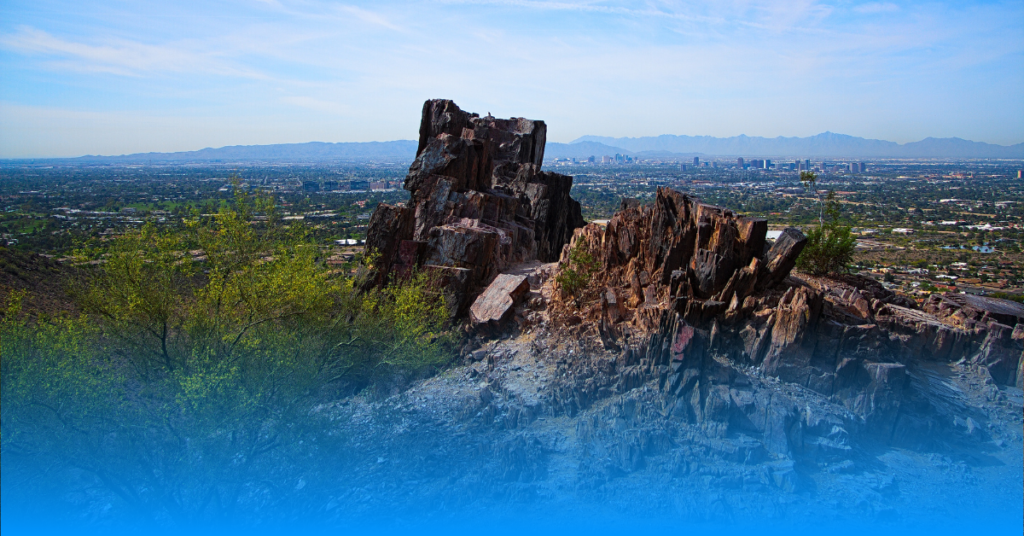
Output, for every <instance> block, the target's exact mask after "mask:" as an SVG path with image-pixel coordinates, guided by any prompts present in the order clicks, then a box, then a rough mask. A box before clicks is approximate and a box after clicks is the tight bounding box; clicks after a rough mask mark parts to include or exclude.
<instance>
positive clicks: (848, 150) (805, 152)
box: [19, 132, 1024, 164]
mask: <svg viewBox="0 0 1024 536" xmlns="http://www.w3.org/2000/svg"><path fill="white" fill-rule="evenodd" d="M416 145H417V142H416V141H414V140H397V141H371V142H352V143H324V142H309V143H283V144H276V145H233V146H229V147H220V148H216V149H212V148H206V149H200V150H198V151H184V152H177V153H137V154H129V155H121V156H92V155H90V156H82V157H78V158H46V159H31V160H25V159H22V160H19V161H22V162H25V161H31V162H51V161H53V162H58V161H59V162H62V163H76V162H77V163H83V164H92V163H95V164H135V163H138V164H173V163H186V162H197V163H200V162H210V163H214V162H224V163H231V162H331V161H334V162H371V161H376V162H396V163H397V162H411V161H412V160H413V158H414V157H415V155H416ZM615 154H623V155H629V156H636V157H641V158H692V157H693V156H718V157H721V156H730V157H739V156H742V157H788V158H821V157H826V158H1013V159H1024V143H1018V144H1016V145H1010V146H1005V145H994V144H991V143H982V142H976V141H968V140H963V139H960V138H925V139H923V140H921V141H917V142H911V143H905V144H902V145H901V144H898V143H895V142H891V141H883V140H871V139H866V138H858V137H855V136H847V135H845V134H835V133H832V132H825V133H823V134H818V135H817V136H810V137H807V138H786V137H781V136H780V137H777V138H762V137H757V136H753V137H752V136H733V137H731V138H715V137H711V136H673V135H670V134H666V135H663V136H649V137H643V138H609V137H601V136H583V137H581V138H578V139H576V140H574V141H573V142H571V143H555V142H550V143H548V144H547V147H546V149H545V152H544V157H545V160H547V161H551V160H554V159H556V158H576V159H586V158H588V157H590V156H594V157H598V158H600V157H602V156H614V155H615Z"/></svg>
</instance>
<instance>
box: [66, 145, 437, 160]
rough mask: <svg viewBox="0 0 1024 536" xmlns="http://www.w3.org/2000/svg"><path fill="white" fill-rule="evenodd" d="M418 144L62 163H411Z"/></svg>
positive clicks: (238, 148)
mask: <svg viewBox="0 0 1024 536" xmlns="http://www.w3.org/2000/svg"><path fill="white" fill-rule="evenodd" d="M416 146H417V142H416V141H415V140H396V141H368V142H349V143H325V142H319V141H311V142H308V143H279V144H274V145H231V146H229V147H220V148H217V149H211V148H206V149H200V150H198V151H183V152H178V153H136V154H127V155H121V156H93V155H89V156H81V157H78V158H64V159H60V160H62V161H65V162H67V161H78V162H82V163H93V162H95V163H153V164H159V163H184V162H261V161H266V162H329V161H352V162H366V161H390V162H411V161H412V159H413V158H415V157H416Z"/></svg>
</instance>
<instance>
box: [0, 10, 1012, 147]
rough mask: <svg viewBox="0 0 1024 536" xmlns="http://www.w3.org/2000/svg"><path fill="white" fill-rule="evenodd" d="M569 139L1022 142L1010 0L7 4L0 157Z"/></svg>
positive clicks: (0, 13) (0, 26) (0, 51)
mask: <svg viewBox="0 0 1024 536" xmlns="http://www.w3.org/2000/svg"><path fill="white" fill-rule="evenodd" d="M427 98H451V99H454V100H455V102H457V103H458V104H459V105H460V106H461V107H462V108H463V109H466V110H470V111H474V112H479V113H481V114H485V113H487V112H491V113H493V114H494V115H496V116H501V117H507V116H524V117H529V118H533V119H544V120H546V121H547V123H548V129H549V131H548V132H549V136H548V137H549V140H551V141H562V142H566V141H571V140H573V139H575V138H577V137H579V136H582V135H585V134H593V135H602V136H616V137H618V136H648V135H658V134H688V135H712V136H733V135H738V134H747V135H750V136H770V137H774V136H809V135H813V134H817V133H820V132H824V131H826V130H830V131H833V132H840V133H844V134H851V135H855V136H863V137H868V138H878V139H886V140H892V141H897V142H901V143H903V142H907V141H916V140H919V139H922V138H925V137H927V136H935V137H953V136H956V137H962V138H966V139H972V140H977V141H986V142H990V143H998V144H1003V145H1007V144H1012V143H1020V142H1024V2H1021V1H1020V0H1015V1H1009V2H854V1H833V2H817V1H812V0H792V1H788V2H767V1H760V0H735V1H729V0H725V1H709V2H667V1H648V2H628V1H627V2H604V1H600V2H598V1H575V0H565V1H558V2H546V1H515V0H512V1H493V2H487V1H471V0H467V1H457V0H447V1H437V2H387V1H385V2H348V3H343V2H329V1H320V0H299V1H292V0H237V1H236V0H206V1H179V2H169V1H168V2H157V1H150V0H131V1H106V2H94V1H90V0H76V1H54V0H28V1H23V0H4V1H3V2H2V3H0V158H12V157H39V156H78V155H83V154H124V153H133V152H146V151H180V150H193V149H200V148H203V147H219V146H224V145H242V144H246V145H247V144H265V143H291V142H305V141H331V142H337V141H373V140H392V139H413V138H415V137H416V135H417V127H418V121H419V110H420V107H421V106H422V103H423V100H425V99H427Z"/></svg>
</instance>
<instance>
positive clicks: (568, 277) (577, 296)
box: [555, 236, 598, 308]
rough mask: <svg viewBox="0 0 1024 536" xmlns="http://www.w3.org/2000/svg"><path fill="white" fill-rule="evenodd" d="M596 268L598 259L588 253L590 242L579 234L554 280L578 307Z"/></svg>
mask: <svg viewBox="0 0 1024 536" xmlns="http://www.w3.org/2000/svg"><path fill="white" fill-rule="evenodd" d="M597 269H598V260H597V259H596V258H595V257H594V255H593V254H592V253H590V244H588V241H587V238H586V237H585V236H580V237H579V238H578V239H577V240H576V243H575V244H573V246H572V249H571V250H570V251H569V261H568V262H567V263H566V264H565V265H564V266H562V268H561V270H559V272H558V275H557V276H555V282H556V283H558V285H559V287H561V289H562V292H564V293H565V294H567V295H569V296H570V297H571V298H572V300H573V304H574V305H575V306H576V307H577V308H579V306H580V305H581V303H582V299H583V294H584V292H585V291H586V289H587V287H588V286H589V285H590V280H591V278H593V275H594V272H596V271H597Z"/></svg>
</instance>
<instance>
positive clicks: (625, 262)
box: [552, 189, 1024, 456]
mask: <svg viewBox="0 0 1024 536" xmlns="http://www.w3.org/2000/svg"><path fill="white" fill-rule="evenodd" d="M766 230H767V226H766V222H765V221H764V220H762V219H756V218H744V217H738V216H736V215H735V214H733V213H732V212H731V211H729V210H725V209H722V208H719V207H714V206H710V205H706V204H703V203H701V202H700V201H699V200H697V199H695V198H693V197H690V196H687V195H684V194H681V193H679V192H675V191H673V190H669V189H659V190H658V193H657V196H656V198H655V199H654V202H653V203H652V204H651V205H649V206H642V207H641V206H639V204H638V203H636V202H632V201H628V200H627V201H624V202H623V206H622V210H621V211H620V212H618V213H617V214H616V215H615V216H614V217H613V218H612V219H611V220H610V221H609V223H608V225H607V227H606V228H602V227H600V226H598V225H593V224H592V225H588V226H586V227H584V228H582V229H580V230H579V231H577V233H576V235H575V237H574V239H573V241H572V243H571V244H569V245H567V246H566V248H565V250H564V252H563V262H567V260H568V253H569V251H570V250H571V249H572V248H573V247H576V245H577V244H580V243H582V244H584V245H585V247H588V248H589V249H590V251H591V253H592V254H593V255H595V256H596V257H598V258H599V259H601V261H602V268H601V270H600V271H599V272H598V273H597V274H596V275H595V276H594V279H593V284H592V288H591V289H590V292H591V294H590V297H591V300H590V303H591V305H590V306H589V307H584V308H583V310H574V308H573V307H572V306H571V303H570V302H569V301H568V300H562V301H559V300H558V299H557V296H558V293H556V299H555V300H554V303H553V304H552V312H553V314H554V316H555V317H556V318H557V317H558V316H559V315H560V314H561V316H562V317H563V318H565V319H568V320H565V321H564V322H563V324H564V326H565V329H568V330H575V331H576V334H575V336H577V337H579V336H587V335H589V336H591V337H592V338H594V339H595V340H600V342H601V344H602V345H603V346H604V347H605V348H606V349H608V350H609V351H611V352H613V353H620V354H621V357H620V358H619V359H617V360H616V362H615V364H614V365H612V367H611V369H610V370H608V371H606V372H605V373H603V374H598V377H603V378H604V379H603V380H601V383H604V384H605V385H606V386H607V388H608V389H610V390H611V391H613V392H625V391H628V390H629V389H632V388H634V387H636V386H639V385H643V384H645V383H646V382H648V381H652V380H656V382H657V386H658V389H659V390H660V392H661V393H662V396H663V398H662V400H661V402H660V405H661V406H662V412H663V414H664V415H665V416H666V417H668V418H669V419H674V420H677V421H679V422H682V423H692V424H696V425H699V426H701V427H702V429H703V430H705V432H706V433H708V434H709V435H711V436H712V437H722V438H724V437H727V436H735V435H736V434H737V433H739V434H750V435H754V436H757V437H760V438H761V442H762V443H763V445H764V447H765V448H766V449H767V450H768V451H769V452H774V453H776V454H780V455H786V456H790V455H795V454H797V453H804V452H807V451H808V449H810V450H815V449H816V450H819V451H820V450H821V446H822V445H829V444H833V443H835V438H834V437H832V436H834V435H835V434H836V433H837V432H836V430H841V431H842V433H841V435H846V434H849V433H852V432H853V431H862V432H865V433H868V434H869V435H871V436H873V437H878V438H883V439H884V440H885V441H890V440H891V441H895V442H898V443H904V444H914V442H916V441H927V440H928V438H929V435H930V434H933V433H935V432H937V431H942V430H947V429H948V428H950V426H952V425H953V423H954V422H956V418H957V417H956V415H954V414H953V413H955V411H954V410H951V409H950V408H956V407H959V406H957V403H956V402H955V400H953V399H956V395H955V394H950V393H948V392H944V391H943V390H942V389H941V388H939V387H936V386H938V385H940V382H937V381H934V378H933V376H934V374H933V368H934V367H933V366H932V365H934V364H941V363H951V362H956V361H962V362H964V363H968V364H970V365H973V366H977V367H981V368H983V369H984V372H985V373H987V374H989V375H990V376H991V378H992V380H994V381H995V382H996V383H998V384H1004V385H1006V384H1008V385H1018V386H1019V385H1021V379H1020V378H1021V371H1022V369H1024V364H1022V363H1024V351H1022V342H1024V307H1021V306H1020V305H1019V304H1015V303H1013V302H1009V301H1006V300H996V299H992V298H978V297H973V296H962V295H954V294H948V295H946V296H944V297H938V296H936V297H934V298H933V299H932V300H931V301H929V302H928V303H926V304H925V306H924V308H923V309H921V308H918V307H917V306H916V304H914V303H913V302H912V301H910V300H908V299H906V298H903V297H900V296H897V295H895V294H894V293H892V292H890V291H888V290H886V289H884V288H883V287H882V286H881V285H880V284H878V283H877V282H875V281H873V280H869V279H867V278H862V277H857V276H845V277H843V278H838V279H826V278H814V277H810V276H802V275H801V276H799V277H797V276H791V275H790V271H791V270H792V268H793V267H794V265H795V261H796V258H797V256H798V255H799V253H800V251H801V249H802V247H803V245H804V243H805V242H806V239H805V238H804V237H803V235H802V233H800V232H799V231H798V230H796V229H786V230H785V231H784V232H783V234H782V236H781V237H780V238H779V239H778V240H776V241H775V243H774V244H773V245H771V247H768V246H767V245H766V244H765V235H766ZM567 367H568V369H570V370H571V369H573V368H576V367H579V368H580V369H582V368H585V367H583V366H582V365H572V364H570V365H568V366H567ZM929 378H932V379H931V380H929ZM766 379H770V380H772V381H778V382H782V385H786V386H790V388H791V389H797V390H801V391H800V392H804V393H807V394H809V395H811V396H812V398H813V397H817V398H816V399H815V400H818V401H819V402H822V401H824V402H822V403H823V404H824V405H823V406H820V407H819V408H818V409H817V411H812V410H811V409H810V408H811V407H812V406H813V404H811V403H809V402H807V401H803V402H801V403H798V402H797V400H798V399H799V398H800V396H797V395H793V394H792V393H790V394H785V393H782V392H778V389H770V388H769V385H770V384H767V383H765V380H766ZM576 385H577V386H578V385H579V384H576ZM573 388H574V387H569V390H570V391H571V390H572V389H573ZM576 398H577V399H578V398H579V397H578V396H576ZM812 414H814V415H812ZM824 415H827V416H828V417H827V418H825V417H823V416H824ZM972 430H973V428H972ZM947 431H948V430H947Z"/></svg>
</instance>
